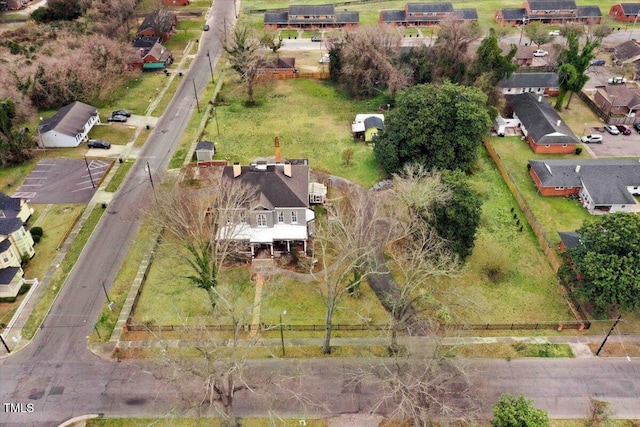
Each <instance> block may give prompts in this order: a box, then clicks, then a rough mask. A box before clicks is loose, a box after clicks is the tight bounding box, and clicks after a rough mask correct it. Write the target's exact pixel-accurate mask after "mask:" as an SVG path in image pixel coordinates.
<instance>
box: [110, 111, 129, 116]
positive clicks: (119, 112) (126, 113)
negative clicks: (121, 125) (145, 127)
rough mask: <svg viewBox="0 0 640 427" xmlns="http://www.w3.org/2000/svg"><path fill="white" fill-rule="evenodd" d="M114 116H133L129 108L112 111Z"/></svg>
mask: <svg viewBox="0 0 640 427" xmlns="http://www.w3.org/2000/svg"><path fill="white" fill-rule="evenodd" d="M111 115H112V116H125V117H131V111H129V110H116V111H114V112H113V113H111Z"/></svg>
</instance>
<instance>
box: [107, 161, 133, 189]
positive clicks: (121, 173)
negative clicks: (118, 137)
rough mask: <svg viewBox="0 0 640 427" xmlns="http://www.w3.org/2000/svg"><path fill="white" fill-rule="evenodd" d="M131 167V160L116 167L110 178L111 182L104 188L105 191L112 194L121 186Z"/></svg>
mask: <svg viewBox="0 0 640 427" xmlns="http://www.w3.org/2000/svg"><path fill="white" fill-rule="evenodd" d="M132 166H133V160H130V161H125V162H124V163H121V164H120V166H118V170H117V171H116V173H115V174H114V175H113V177H112V178H111V181H109V184H107V188H105V191H107V192H110V193H114V192H115V191H116V190H117V189H118V188H119V187H120V184H122V181H124V179H125V178H126V176H127V173H129V170H130V169H131V167H132Z"/></svg>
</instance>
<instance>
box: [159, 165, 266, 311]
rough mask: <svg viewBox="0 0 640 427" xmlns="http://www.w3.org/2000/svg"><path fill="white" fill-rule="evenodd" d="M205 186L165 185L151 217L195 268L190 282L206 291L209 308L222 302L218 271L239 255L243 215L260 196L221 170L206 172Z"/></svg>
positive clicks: (175, 183)
mask: <svg viewBox="0 0 640 427" xmlns="http://www.w3.org/2000/svg"><path fill="white" fill-rule="evenodd" d="M202 174H205V175H206V176H203V177H202V179H203V180H205V181H206V183H207V185H206V186H204V188H202V189H199V190H190V189H188V188H184V186H182V185H180V183H178V182H169V183H167V184H166V185H163V187H162V189H161V191H160V194H159V195H158V198H157V202H156V203H155V204H154V205H153V208H152V212H151V217H152V219H153V221H155V223H156V224H157V226H158V227H162V228H164V230H165V232H167V233H171V234H172V235H173V236H175V237H176V238H177V240H178V242H179V245H180V249H184V250H180V251H178V253H179V254H180V256H182V257H183V258H184V260H185V261H186V262H187V263H188V264H189V266H190V267H191V271H192V274H190V275H189V276H188V278H189V279H190V280H191V281H192V282H193V283H194V284H195V285H197V286H198V287H200V288H202V289H204V290H206V291H207V294H208V295H209V299H210V301H211V306H212V307H213V308H215V307H216V305H217V304H218V302H219V300H220V294H219V293H218V292H217V290H216V287H217V285H218V275H219V271H220V269H221V268H222V266H223V265H224V263H225V261H227V260H229V259H230V258H231V257H233V256H236V255H237V254H238V249H239V245H240V243H239V241H238V237H239V235H240V234H241V233H242V231H243V229H244V227H245V226H246V224H245V223H244V222H243V219H244V218H245V217H244V215H245V211H246V209H247V208H248V206H249V205H250V202H251V201H253V200H254V199H255V197H256V193H255V189H254V188H252V187H250V186H248V185H246V184H244V183H242V182H241V181H236V180H229V179H225V178H224V177H223V176H222V173H221V170H220V169H219V168H218V169H216V168H212V169H211V170H208V171H202Z"/></svg>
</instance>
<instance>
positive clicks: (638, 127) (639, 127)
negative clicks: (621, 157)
mask: <svg viewBox="0 0 640 427" xmlns="http://www.w3.org/2000/svg"><path fill="white" fill-rule="evenodd" d="M633 128H634V129H635V130H636V131H637V132H638V133H640V122H638V123H634V124H633Z"/></svg>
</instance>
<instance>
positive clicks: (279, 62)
mask: <svg viewBox="0 0 640 427" xmlns="http://www.w3.org/2000/svg"><path fill="white" fill-rule="evenodd" d="M298 71H299V70H298V69H297V68H296V58H274V59H270V60H266V61H263V63H262V64H261V66H260V75H261V77H263V78H267V79H268V78H270V77H272V78H278V77H280V76H293V75H294V74H296V73H297V72H298Z"/></svg>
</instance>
